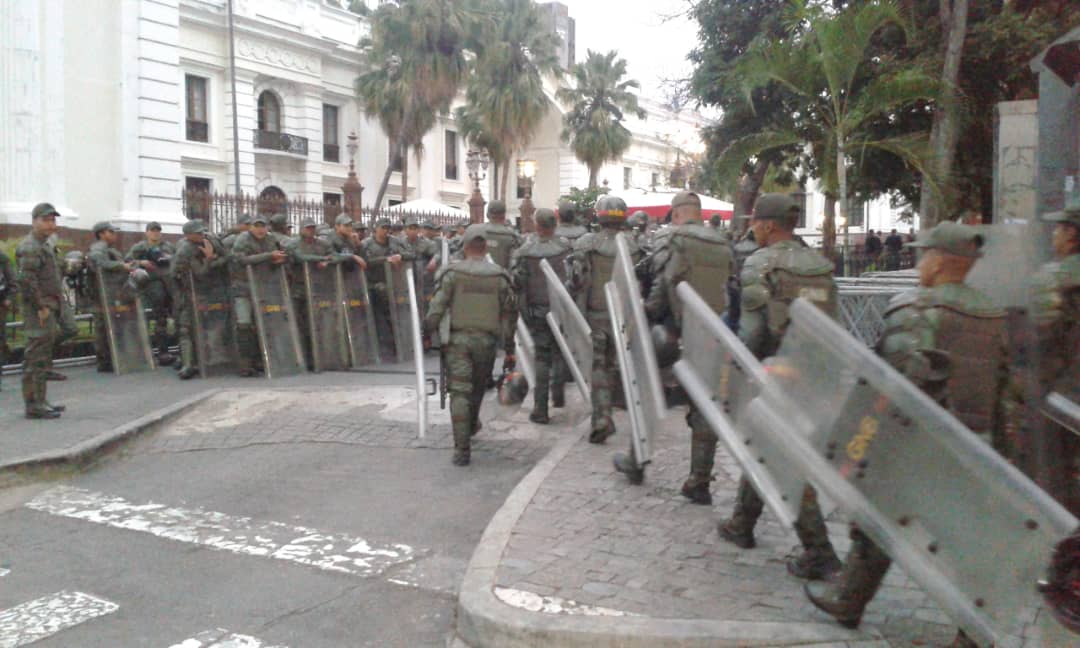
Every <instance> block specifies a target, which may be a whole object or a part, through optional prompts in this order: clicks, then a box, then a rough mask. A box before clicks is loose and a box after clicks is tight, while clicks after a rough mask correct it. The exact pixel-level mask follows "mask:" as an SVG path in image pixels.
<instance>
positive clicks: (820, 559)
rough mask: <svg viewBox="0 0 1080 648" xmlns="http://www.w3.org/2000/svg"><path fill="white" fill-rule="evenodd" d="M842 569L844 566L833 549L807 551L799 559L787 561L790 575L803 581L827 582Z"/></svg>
mask: <svg viewBox="0 0 1080 648" xmlns="http://www.w3.org/2000/svg"><path fill="white" fill-rule="evenodd" d="M841 567H843V565H842V564H841V562H840V559H839V558H837V557H836V552H834V551H833V550H832V547H829V548H828V549H825V550H823V549H820V548H815V549H806V550H804V551H803V552H802V553H801V554H799V555H798V557H796V558H792V559H790V560H788V561H787V570H788V573H790V574H791V575H792V576H795V577H796V578H802V579H803V580H826V579H828V578H829V576H832V575H833V574H835V573H836V572H838V571H840V568H841Z"/></svg>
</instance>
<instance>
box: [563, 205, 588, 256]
mask: <svg viewBox="0 0 1080 648" xmlns="http://www.w3.org/2000/svg"><path fill="white" fill-rule="evenodd" d="M588 233H589V230H587V229H586V228H585V227H584V226H582V225H579V224H578V222H577V208H576V207H575V206H574V203H572V202H570V201H569V200H564V201H562V202H560V203H559V226H558V227H556V228H555V236H558V237H560V238H564V239H566V240H567V241H569V242H570V245H571V246H572V245H574V243H576V242H577V240H578V239H579V238H581V237H582V236H585V235H586V234H588Z"/></svg>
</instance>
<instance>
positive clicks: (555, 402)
mask: <svg viewBox="0 0 1080 648" xmlns="http://www.w3.org/2000/svg"><path fill="white" fill-rule="evenodd" d="M551 406H552V407H566V389H564V387H563V384H562V383H559V384H554V383H553V384H552V385H551Z"/></svg>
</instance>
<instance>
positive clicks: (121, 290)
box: [95, 268, 154, 376]
mask: <svg viewBox="0 0 1080 648" xmlns="http://www.w3.org/2000/svg"><path fill="white" fill-rule="evenodd" d="M95 272H96V273H97V281H98V286H99V288H100V290H99V291H98V292H99V299H100V300H101V305H100V308H101V309H102V311H103V313H104V314H105V317H104V319H105V333H106V337H107V338H108V340H109V353H110V355H111V356H112V367H113V373H115V374H116V375H118V376H119V375H121V374H128V373H134V372H137V371H152V370H153V369H154V352H153V349H151V348H150V331H149V329H147V327H146V314H145V312H144V311H143V305H142V300H141V299H140V298H139V293H138V290H137V289H136V288H135V287H133V286H129V285H128V283H127V281H128V276H129V275H128V273H126V272H102V271H101V268H96V269H95Z"/></svg>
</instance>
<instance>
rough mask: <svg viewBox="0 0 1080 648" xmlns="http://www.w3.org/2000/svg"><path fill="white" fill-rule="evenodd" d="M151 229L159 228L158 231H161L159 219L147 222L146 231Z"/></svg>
mask: <svg viewBox="0 0 1080 648" xmlns="http://www.w3.org/2000/svg"><path fill="white" fill-rule="evenodd" d="M150 230H157V231H159V232H160V231H161V223H159V222H157V221H150V222H149V223H147V224H146V231H147V232H149V231H150Z"/></svg>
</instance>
